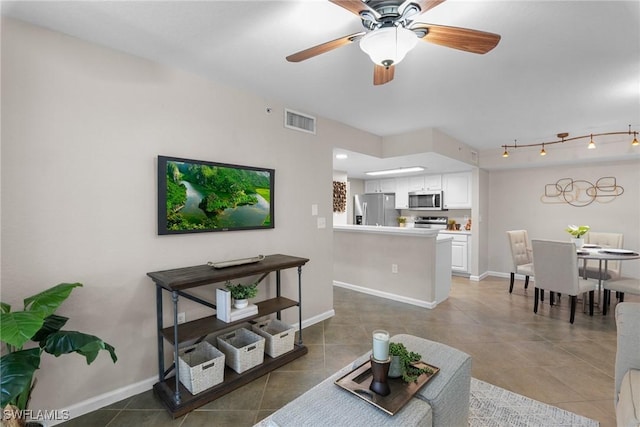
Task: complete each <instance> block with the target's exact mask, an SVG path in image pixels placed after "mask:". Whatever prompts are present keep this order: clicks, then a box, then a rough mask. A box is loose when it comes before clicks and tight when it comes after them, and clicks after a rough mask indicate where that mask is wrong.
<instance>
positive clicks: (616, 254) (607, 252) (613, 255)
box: [577, 244, 640, 306]
mask: <svg viewBox="0 0 640 427" xmlns="http://www.w3.org/2000/svg"><path fill="white" fill-rule="evenodd" d="M577 254H578V259H581V260H583V264H582V273H583V278H584V279H585V280H586V279H587V261H589V260H596V261H598V275H597V277H596V279H598V301H597V302H598V306H599V305H600V291H602V282H603V281H604V280H608V279H609V277H608V275H607V273H606V272H607V268H608V262H609V261H627V260H633V259H640V252H638V251H635V250H631V249H617V248H607V247H603V246H598V245H588V244H587V245H583V246H582V247H580V248H578V249H577Z"/></svg>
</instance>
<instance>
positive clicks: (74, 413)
mask: <svg viewBox="0 0 640 427" xmlns="http://www.w3.org/2000/svg"><path fill="white" fill-rule="evenodd" d="M157 382H158V376H157V375H154V376H153V377H150V378H147V379H145V380H142V381H139V382H137V383H134V384H129V385H126V386H124V387H120V388H118V389H115V390H112V391H108V392H106V393H103V394H100V395H98V396H95V397H91V398H89V399H87V400H83V401H82V402H78V403H75V404H73V405H71V406H69V407H67V408H64V409H63V410H64V411H68V413H69V416H70V417H71V419H73V418H77V417H79V416H82V415H84V414H88V413H89V412H93V411H96V410H98V409H101V408H104V407H105V406H109V405H111V404H113V403H116V402H119V401H121V400H123V399H127V398H129V397H131V396H135V395H136V394H140V393H143V392H145V391H148V390H151V388H153V385H154V384H155V383H157ZM65 421H68V420H64V421H63V420H60V421H53V420H51V421H47V427H49V426H54V425H56V424H60V423H62V422H65Z"/></svg>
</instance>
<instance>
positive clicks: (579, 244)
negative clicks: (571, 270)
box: [571, 237, 584, 249]
mask: <svg viewBox="0 0 640 427" xmlns="http://www.w3.org/2000/svg"><path fill="white" fill-rule="evenodd" d="M571 241H572V242H573V244H574V245H576V249H580V248H581V247H583V246H584V239H583V238H582V237H580V238H578V237H572V238H571Z"/></svg>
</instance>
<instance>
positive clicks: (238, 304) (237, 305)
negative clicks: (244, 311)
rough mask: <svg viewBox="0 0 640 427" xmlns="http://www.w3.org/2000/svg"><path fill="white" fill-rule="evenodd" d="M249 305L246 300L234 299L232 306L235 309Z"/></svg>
mask: <svg viewBox="0 0 640 427" xmlns="http://www.w3.org/2000/svg"><path fill="white" fill-rule="evenodd" d="M248 305H249V300H248V299H246V298H245V299H234V300H233V306H234V307H235V308H245V307H246V306H248Z"/></svg>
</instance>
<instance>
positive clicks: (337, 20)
mask: <svg viewBox="0 0 640 427" xmlns="http://www.w3.org/2000/svg"><path fill="white" fill-rule="evenodd" d="M2 14H3V15H8V16H10V17H14V18H17V19H21V20H24V21H27V22H31V23H33V24H36V25H39V26H43V27H46V28H50V29H53V30H56V31H61V32H63V33H67V34H70V35H73V36H75V37H78V38H81V39H85V40H89V41H92V42H95V43H98V44H102V45H105V46H109V47H112V48H114V49H117V50H120V51H124V52H128V53H131V54H134V55H137V56H141V57H145V58H148V59H151V60H153V61H156V62H159V63H163V64H166V65H169V66H173V67H178V68H182V69H186V70H189V71H191V72H194V73H197V74H200V75H203V76H206V77H207V78H210V79H212V80H215V81H217V82H221V83H224V84H228V85H232V86H237V87H241V88H243V89H245V90H247V91H249V92H252V93H255V94H258V95H259V96H262V97H264V98H265V99H267V100H277V101H278V102H281V103H283V104H284V105H286V106H287V107H289V108H292V109H295V110H298V111H302V112H305V113H309V114H312V115H319V116H323V117H327V118H330V119H335V120H337V121H340V122H343V123H346V124H348V125H351V126H353V127H356V128H359V129H363V130H365V131H369V132H371V133H374V134H377V135H380V136H387V135H395V134H400V133H404V132H409V131H413V130H416V129H422V128H428V127H434V128H438V129H439V130H441V131H442V132H444V133H446V134H449V135H451V136H452V137H454V138H456V139H458V140H459V141H461V142H463V143H465V144H467V145H469V146H471V147H473V148H475V149H476V150H477V151H480V152H481V151H483V150H487V149H495V148H499V147H500V146H501V145H503V144H512V143H513V141H514V140H517V141H518V143H531V142H545V141H549V140H553V139H555V135H556V133H558V132H569V133H570V134H571V135H584V134H589V133H600V132H611V131H625V130H627V129H628V125H629V124H631V125H632V129H633V130H640V2H639V1H637V0H636V1H628V2H623V1H540V0H538V1H520V0H511V1H483V0H477V1H456V0H448V1H446V2H445V3H442V4H440V5H439V6H437V7H435V8H433V9H431V10H429V11H427V12H426V13H425V14H423V15H422V16H421V18H420V19H419V20H420V21H423V22H429V23H435V24H442V25H450V26H459V27H466V28H473V29H479V30H483V31H488V32H493V33H497V34H500V35H501V36H502V39H501V41H500V43H499V44H498V46H497V47H496V48H495V49H494V50H493V51H491V52H489V53H488V54H486V55H475V54H471V53H466V52H461V51H458V50H454V49H449V48H445V47H441V46H438V45H434V44H430V43H424V42H420V43H419V44H418V46H417V47H416V48H415V49H414V50H413V51H411V52H410V53H409V54H408V55H407V57H406V58H405V59H404V61H403V62H402V63H400V64H398V65H397V66H396V73H395V79H394V80H393V81H392V82H390V83H389V84H386V85H383V86H373V84H372V79H373V77H372V76H373V64H372V63H371V62H370V60H369V58H368V57H367V56H366V55H365V54H364V52H362V51H361V50H360V49H359V47H358V46H357V44H351V45H348V46H345V47H342V48H339V49H337V50H334V51H331V52H328V53H325V54H323V55H320V56H317V57H314V58H311V59H309V60H307V61H304V62H300V63H289V62H287V61H286V60H285V57H286V56H287V55H289V54H292V53H295V52H297V51H299V50H302V49H305V48H308V47H311V46H314V45H317V44H319V43H322V42H325V41H329V40H333V39H336V38H339V37H342V36H345V35H347V34H351V33H355V32H359V31H362V30H363V28H362V25H361V24H360V21H359V19H358V18H357V17H356V16H355V15H353V14H351V13H349V12H348V11H346V10H344V9H343V8H341V7H339V6H336V5H335V4H332V3H330V2H328V1H324V0H306V1H305V0H301V1H269V0H261V1H158V2H137V1H113V2H107V1H84V2H81V1H66V2H58V1H45V2H36V1H17V2H13V1H2Z"/></svg>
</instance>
